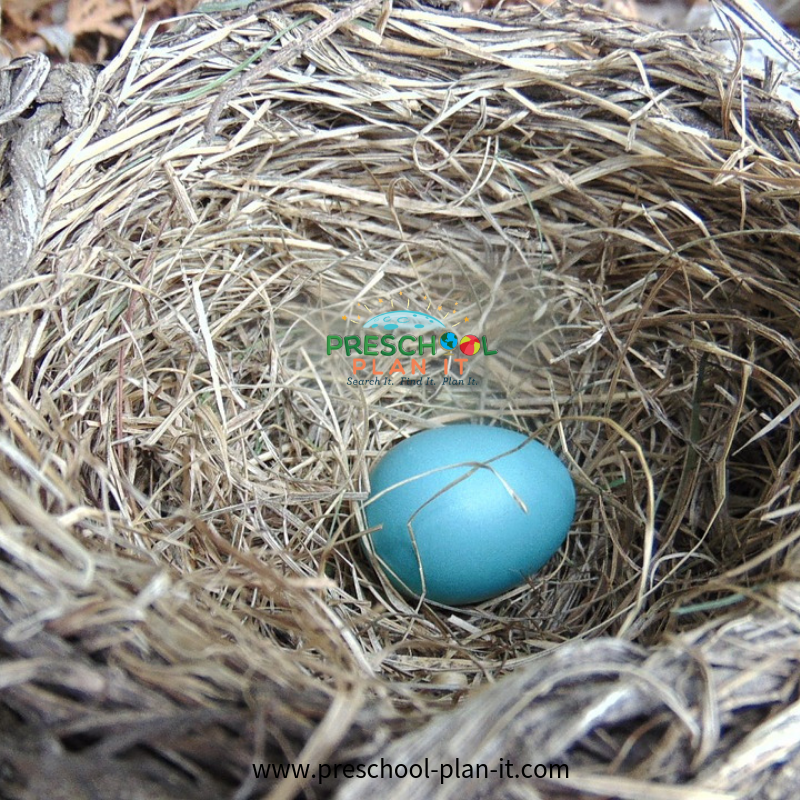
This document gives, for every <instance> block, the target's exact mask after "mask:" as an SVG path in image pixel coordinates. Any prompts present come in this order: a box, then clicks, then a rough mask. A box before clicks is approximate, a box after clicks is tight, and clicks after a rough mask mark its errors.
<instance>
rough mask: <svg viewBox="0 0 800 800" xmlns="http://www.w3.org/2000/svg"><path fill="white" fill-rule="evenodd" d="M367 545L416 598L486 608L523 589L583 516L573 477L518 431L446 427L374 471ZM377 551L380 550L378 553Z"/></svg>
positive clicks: (398, 448)
mask: <svg viewBox="0 0 800 800" xmlns="http://www.w3.org/2000/svg"><path fill="white" fill-rule="evenodd" d="M370 488H371V492H370V497H369V500H368V502H367V504H366V508H365V513H366V520H367V524H368V525H369V527H370V528H374V529H375V530H374V531H372V532H371V533H370V534H369V541H370V544H368V545H365V546H366V549H367V551H368V552H370V553H371V555H372V556H373V558H374V561H375V563H376V565H377V566H378V568H379V569H381V570H382V572H383V573H384V574H385V575H386V577H387V578H388V579H389V580H390V581H391V583H392V584H393V585H394V586H395V587H396V588H397V589H399V590H400V591H401V592H403V593H404V594H405V595H407V596H411V597H422V598H424V599H426V600H431V601H433V602H437V603H443V604H446V605H464V604H468V603H477V602H480V601H482V600H486V599H489V598H491V597H496V596H497V595H500V594H502V593H503V592H506V591H508V590H509V589H512V588H514V587H515V586H518V585H520V584H521V583H523V582H524V581H525V580H526V579H527V578H529V577H530V576H531V575H533V574H534V573H536V572H537V571H538V570H539V569H540V568H541V567H542V566H544V564H545V563H546V562H547V561H549V560H550V558H551V557H552V556H553V554H554V553H555V552H556V551H557V550H558V548H559V547H560V546H561V545H562V544H563V542H564V540H565V539H566V536H567V533H568V532H569V528H570V525H571V524H572V520H573V517H574V515H575V487H574V484H573V482H572V478H571V477H570V474H569V472H568V471H567V468H566V467H565V466H564V465H563V464H562V463H561V461H560V460H559V459H558V457H557V456H556V455H555V453H553V451H552V450H549V449H548V448H547V447H545V446H544V445H543V444H541V443H540V442H537V441H535V440H533V439H531V438H530V437H528V436H525V435H524V434H522V433H518V432H517V431H513V430H508V429H506V428H493V427H487V426H482V425H472V424H457V425H445V426H443V427H441V428H433V429H430V430H425V431H422V432H420V433H417V434H415V435H413V436H411V437H409V438H408V439H405V440H404V441H402V442H400V443H399V444H397V445H395V446H394V447H392V448H391V449H390V450H389V451H388V452H387V453H386V454H385V455H384V456H383V457H382V458H381V459H380V460H379V461H378V462H377V463H376V464H375V466H374V467H373V468H372V470H371V472H370ZM370 545H371V546H370Z"/></svg>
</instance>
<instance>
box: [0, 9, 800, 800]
mask: <svg viewBox="0 0 800 800" xmlns="http://www.w3.org/2000/svg"><path fill="white" fill-rule="evenodd" d="M360 5H361V6H365V5H366V6H371V7H370V8H369V9H368V10H367V11H365V12H364V14H363V16H362V17H361V18H359V19H348V17H352V15H349V14H348V13H347V10H348V7H349V6H348V4H325V5H322V4H314V3H293V2H278V3H262V4H254V5H252V6H250V7H244V5H243V4H236V3H229V4H225V3H223V4H220V5H219V6H217V7H214V6H208V7H205V8H201V9H199V10H198V11H197V12H196V13H194V14H192V15H190V16H188V17H187V18H186V19H184V20H182V21H181V23H180V24H179V25H178V26H177V28H176V29H175V30H174V31H172V32H169V33H163V34H157V35H155V36H151V35H147V36H143V37H138V38H137V36H134V37H132V39H131V40H130V41H129V42H128V44H127V45H126V49H125V51H124V52H123V53H122V54H121V55H120V57H119V58H118V59H116V60H115V61H114V62H113V63H112V64H111V65H110V66H109V67H108V68H107V69H106V70H105V71H104V72H103V73H102V75H101V76H100V78H99V81H98V89H97V94H96V98H95V103H94V107H93V111H92V113H91V114H90V115H89V118H88V119H87V121H86V123H85V124H84V125H83V126H82V127H81V128H80V129H78V130H76V131H73V132H70V133H69V134H68V135H66V136H65V138H63V139H62V140H61V141H60V142H59V144H58V145H57V147H56V149H55V151H54V153H53V159H52V160H51V164H50V171H49V175H48V197H49V202H48V207H47V211H46V217H45V222H44V228H43V232H42V235H41V237H40V240H39V242H38V243H37V248H36V257H35V263H34V265H33V270H32V271H31V273H30V275H29V277H27V278H26V279H25V280H24V281H23V282H21V283H18V284H17V286H16V287H14V290H13V291H14V294H13V297H14V298H15V307H14V309H13V310H12V311H7V312H5V317H6V319H7V325H8V332H9V336H8V340H7V342H6V345H5V347H4V353H3V358H4V383H3V388H2V403H1V404H0V414H2V420H3V422H2V431H1V432H0V463H1V464H2V477H1V478H0V501H1V502H0V547H2V551H3V557H2V560H0V587H1V590H2V591H1V593H0V614H2V619H3V636H2V640H0V648H1V649H2V652H3V654H4V661H3V662H2V664H0V687H1V688H0V691H2V698H3V706H2V715H3V718H2V724H0V731H1V732H0V760H2V762H3V763H4V768H3V770H1V771H0V787H2V788H0V794H3V796H6V797H13V798H26V799H27V798H44V797H48V798H53V797H65V798H66V797H69V798H107V797H120V798H122V797H125V798H137V800H138V798H148V800H153V798H188V797H191V798H221V797H228V798H235V800H245V798H261V797H269V798H270V799H271V800H277V798H282V799H283V800H286V799H287V798H290V797H294V796H297V795H298V792H299V793H301V796H305V797H314V798H319V797H327V796H331V795H333V794H334V793H338V794H337V796H340V797H342V798H356V797H357V798H361V797H375V796H381V797H386V798H388V797H391V798H404V799H410V798H417V797H419V798H429V797H434V796H436V797H474V798H478V797H507V798H520V799H521V798H525V799H527V798H538V797H545V798H574V797H619V798H643V797H646V798H651V800H661V798H664V799H665V800H671V799H672V798H681V799H684V798H685V799H686V800H688V799H689V798H693V799H694V798H698V799H699V798H715V799H716V800H719V798H723V797H724V798H732V797H737V798H745V797H746V798H784V797H786V798H788V797H793V796H794V794H793V792H795V791H796V787H797V785H798V780H799V779H798V763H799V761H798V759H800V745H799V744H798V742H800V710H799V709H800V706H798V705H797V699H796V698H797V674H798V661H800V633H798V631H799V629H800V625H799V622H798V612H800V599H798V598H799V597H800V593H799V591H798V584H797V583H796V582H795V581H797V579H798V574H799V573H800V566H799V565H800V562H799V561H798V556H797V553H798V551H797V546H796V542H797V539H798V533H799V532H798V530H797V528H796V524H795V520H796V516H797V511H798V509H800V504H799V501H798V497H797V495H796V483H797V479H798V458H799V456H798V447H799V446H800V441H798V438H797V430H798V425H797V414H798V408H799V407H800V397H799V396H798V387H800V351H799V350H798V345H797V339H798V332H799V331H800V280H798V268H797V265H798V252H800V229H798V214H800V204H799V203H798V186H800V169H799V168H798V161H800V148H799V147H798V142H797V139H796V133H797V125H796V119H795V116H794V113H793V111H792V109H791V108H789V107H788V106H786V105H784V104H782V103H781V102H779V101H778V100H776V99H775V95H774V91H773V87H770V86H764V85H763V82H762V81H760V79H759V78H758V77H757V76H752V75H749V74H747V73H746V72H744V71H743V70H742V69H741V67H737V66H736V65H732V64H731V63H729V62H728V61H726V60H725V58H723V56H721V55H718V54H717V53H716V52H715V51H714V50H713V49H711V48H710V47H708V46H701V45H700V44H697V43H696V42H694V41H692V40H691V39H690V38H688V37H687V36H684V35H678V34H674V33H669V32H664V31H654V30H651V29H645V28H642V27H640V26H637V25H635V24H633V23H623V22H620V21H619V20H616V19H611V18H609V17H607V16H605V15H603V14H602V13H600V12H597V11H594V10H591V9H587V8H585V7H584V8H575V7H572V6H569V5H562V6H558V7H557V8H553V7H551V8H550V9H548V10H547V11H542V12H535V11H532V10H529V9H520V8H517V9H515V10H514V11H508V12H498V13H497V15H496V16H483V17H477V16H476V17H460V16H458V15H456V14H454V13H449V12H447V11H446V10H441V9H439V10H437V9H434V8H431V7H425V6H424V5H422V4H419V3H400V2H396V3H395V4H394V6H393V7H392V6H391V4H381V5H378V4H375V3H372V4H360ZM350 8H351V9H352V6H350ZM337 13H338V14H339V16H338V17H336V18H335V19H334V20H333V22H331V19H332V15H334V14H337ZM323 24H327V28H326V29H324V31H323V32H324V34H325V35H324V36H322V35H320V33H319V29H318V27H317V26H320V25H323ZM315 31H316V33H315ZM282 48H292V49H291V50H290V51H287V52H288V53H289V55H291V56H292V57H291V58H286V57H277V56H275V54H276V53H281V52H282ZM268 57H273V58H274V60H273V61H272V62H271V64H272V66H271V67H270V69H269V70H268V71H265V70H264V69H262V70H260V71H259V70H258V69H257V68H256V67H255V66H252V67H249V66H248V65H249V64H253V65H255V64H257V63H262V62H263V59H264V58H268ZM248 70H249V71H248ZM234 85H235V89H233V90H232V89H231V88H230V87H231V86H234ZM221 93H225V95H224V96H222V98H221V99H220V97H221ZM228 100H229V102H227V101H228ZM9 291H10V290H9ZM380 301H383V303H385V304H386V306H381V305H380ZM427 302H434V303H436V304H437V305H438V304H442V305H443V309H444V311H443V312H442V313H444V312H448V313H451V312H452V313H454V314H455V313H456V309H458V311H457V315H455V316H453V317H452V319H454V320H455V319H457V318H458V319H460V316H458V315H461V314H462V312H463V316H464V317H469V318H470V323H469V324H470V325H474V327H475V329H476V330H478V331H480V332H482V333H484V334H485V335H486V336H487V338H488V339H489V341H490V342H491V344H492V347H493V348H495V349H497V350H498V354H497V355H496V356H494V357H491V358H480V357H477V358H474V359H472V360H470V362H469V366H468V376H469V377H472V378H474V379H475V385H473V386H464V387H459V386H445V385H442V384H441V381H440V380H439V379H438V378H437V381H436V382H435V385H433V386H431V387H424V386H423V387H415V388H407V389H403V388H401V387H397V386H393V387H390V386H380V387H377V388H376V387H368V388H366V389H359V388H356V387H354V386H349V385H347V382H346V380H347V376H348V369H349V361H347V360H346V359H344V358H337V357H334V356H331V357H328V356H327V355H326V354H325V337H326V335H327V334H328V333H336V332H340V333H341V332H342V331H352V332H354V331H356V330H358V325H359V321H358V317H359V315H362V316H363V315H364V314H367V313H372V312H373V311H374V310H375V309H376V308H380V307H392V306H394V307H406V306H409V305H414V307H425V303H427ZM456 303H458V304H459V305H458V307H456V305H455V304H456ZM359 304H360V305H359ZM343 318H346V319H343ZM466 325H467V324H466V323H463V327H459V328H457V330H464V331H465V332H467V327H466ZM429 368H430V370H431V372H432V373H435V374H436V375H437V376H440V375H441V369H442V364H441V362H435V363H432V364H431V365H430V367H429ZM463 419H470V420H473V421H480V422H483V423H485V424H504V425H508V426H512V427H515V428H518V429H521V430H525V431H530V432H531V433H532V434H534V435H535V436H536V437H537V438H538V439H540V440H541V441H543V442H545V443H547V444H548V445H550V446H551V447H553V448H554V449H555V450H556V451H557V452H558V453H559V455H560V456H561V458H562V459H563V460H564V462H565V463H566V464H567V465H568V466H569V468H570V470H571V472H572V474H573V476H574V478H575V481H576V483H577V486H578V490H579V510H578V514H577V518H576V521H575V525H574V529H573V531H572V533H571V535H570V537H569V539H568V542H567V544H566V545H565V547H564V548H563V550H562V552H561V553H560V554H559V556H558V557H557V558H556V559H554V561H553V562H552V563H551V564H550V565H549V566H548V568H547V569H546V570H545V571H544V572H543V573H542V574H540V575H537V576H535V577H534V578H532V579H531V580H530V581H529V583H528V584H527V585H525V586H523V587H521V588H519V589H517V590H514V591H512V592H510V593H509V594H507V595H506V596H504V597H500V598H498V599H496V600H493V601H490V602H486V603H484V604H482V605H480V606H477V607H466V608H459V609H452V608H442V607H437V606H434V605H431V604H427V603H425V604H417V605H414V604H409V603H408V602H407V601H405V600H403V599H402V598H401V597H398V596H397V595H396V594H395V593H394V592H392V590H391V589H390V587H389V586H387V584H386V583H385V581H383V580H382V579H381V577H380V576H379V575H378V574H377V573H376V572H375V571H374V570H373V568H372V567H371V566H370V564H369V563H368V561H367V559H366V558H365V557H364V554H363V552H362V549H361V547H360V546H359V538H360V537H361V536H362V534H363V530H364V529H363V524H362V523H363V518H362V511H361V502H362V501H363V500H364V498H365V496H366V493H367V491H368V479H367V474H368V470H369V468H370V466H371V464H372V463H374V461H375V459H376V458H377V457H378V456H379V454H380V453H381V452H383V451H384V450H385V448H386V447H387V446H388V445H389V444H390V443H392V442H394V441H396V440H398V439H400V438H402V437H405V436H408V435H410V434H412V433H413V432H415V431H417V430H420V429H422V428H425V427H429V426H432V425H437V424H440V423H442V422H448V421H454V420H463ZM488 684H492V685H491V686H488V688H484V687H486V686H487V685H488ZM381 757H383V758H385V759H387V760H389V761H391V762H392V763H395V764H399V763H401V762H404V763H407V764H410V763H413V762H420V763H421V762H422V761H424V759H425V758H426V757H427V758H428V759H429V762H430V764H431V765H435V764H439V763H441V762H444V763H454V762H455V759H456V758H458V759H460V762H461V763H462V764H464V763H475V762H479V761H481V762H484V763H487V764H489V765H490V766H491V765H496V764H497V763H498V762H499V760H500V759H501V758H504V759H509V760H511V761H512V762H514V763H515V764H517V765H521V764H522V763H524V762H531V763H534V764H535V763H542V764H550V763H554V764H568V765H569V766H570V772H569V777H568V778H567V777H566V776H565V775H564V774H563V773H562V774H561V776H560V777H559V776H558V774H556V773H549V772H548V774H547V776H546V777H544V778H541V779H531V780H526V779H523V778H514V777H513V775H514V773H515V770H510V773H511V777H509V776H507V775H500V774H489V775H488V776H487V777H486V778H485V779H482V780H475V781H468V780H464V779H461V780H457V779H453V780H451V781H449V782H447V783H445V784H444V785H443V786H442V787H436V786H434V784H435V783H437V781H438V775H433V776H432V777H431V779H430V780H426V779H424V778H421V779H417V780H412V779H405V780H398V779H396V778H395V779H391V780H390V779H388V778H387V779H386V780H385V781H382V782H380V783H379V782H378V781H377V780H361V781H359V780H357V779H353V780H349V781H348V780H346V779H342V777H341V773H340V776H339V778H338V779H333V778H331V779H328V780H325V781H324V782H323V783H322V784H321V785H319V781H311V780H310V779H309V781H304V780H303V779H302V778H292V777H290V778H287V779H277V778H275V777H270V778H257V777H255V775H254V773H253V768H252V764H254V763H264V764H267V763H273V764H278V765H280V764H287V763H290V764H305V763H310V764H312V765H314V764H316V763H318V762H319V763H328V764H333V763H341V764H344V763H347V762H350V761H353V762H355V761H357V760H360V761H361V762H362V763H364V764H370V763H379V761H380V758H381ZM312 771H313V770H312ZM302 792H305V794H302Z"/></svg>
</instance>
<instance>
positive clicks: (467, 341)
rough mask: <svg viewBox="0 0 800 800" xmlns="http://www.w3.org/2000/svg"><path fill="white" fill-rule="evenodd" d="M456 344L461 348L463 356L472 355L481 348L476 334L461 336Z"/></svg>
mask: <svg viewBox="0 0 800 800" xmlns="http://www.w3.org/2000/svg"><path fill="white" fill-rule="evenodd" d="M458 344H459V347H460V348H461V352H462V353H463V354H464V355H465V356H474V355H475V354H476V353H478V352H480V349H481V340H480V339H479V338H478V337H477V336H473V335H472V334H471V333H469V334H467V335H466V336H464V337H462V339H461V341H460V342H459V343H458Z"/></svg>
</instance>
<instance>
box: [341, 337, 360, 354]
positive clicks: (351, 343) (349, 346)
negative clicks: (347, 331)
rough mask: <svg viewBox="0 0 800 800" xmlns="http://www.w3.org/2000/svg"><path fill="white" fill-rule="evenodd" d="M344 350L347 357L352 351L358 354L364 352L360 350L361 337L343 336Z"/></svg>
mask: <svg viewBox="0 0 800 800" xmlns="http://www.w3.org/2000/svg"><path fill="white" fill-rule="evenodd" d="M344 352H345V353H346V354H347V356H348V357H349V356H350V355H351V354H352V353H358V354H359V355H360V356H363V355H364V354H363V353H362V352H361V337H360V336H345V337H344Z"/></svg>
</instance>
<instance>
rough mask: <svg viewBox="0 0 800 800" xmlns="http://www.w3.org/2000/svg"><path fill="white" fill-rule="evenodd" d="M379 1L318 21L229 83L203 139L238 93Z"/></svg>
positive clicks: (366, 0) (359, 2)
mask: <svg viewBox="0 0 800 800" xmlns="http://www.w3.org/2000/svg"><path fill="white" fill-rule="evenodd" d="M382 2H383V0H356V2H354V3H352V4H351V5H349V6H347V7H346V8H343V9H342V10H341V11H338V12H337V13H336V14H334V15H333V16H332V17H330V18H329V19H326V20H323V21H322V22H320V23H319V25H317V27H316V28H314V30H313V31H311V33H309V34H308V36H304V37H301V38H300V39H298V40H297V41H295V42H292V43H291V44H289V45H286V47H282V48H281V49H280V50H278V52H277V53H275V54H273V55H271V56H270V57H269V58H268V59H267V60H266V61H264V62H263V63H262V64H259V65H258V66H257V67H255V68H254V69H253V70H252V71H251V72H247V73H245V74H244V75H242V77H240V78H239V79H238V80H237V81H236V83H232V84H230V85H229V86H228V87H227V88H226V89H225V90H224V91H222V92H221V93H220V95H219V97H218V98H217V99H216V100H215V101H214V104H213V105H212V106H211V112H210V113H209V115H208V121H207V122H206V136H207V137H208V138H209V139H210V138H211V137H212V136H213V135H214V132H215V131H216V128H217V123H218V122H219V117H220V114H222V111H223V109H224V108H225V107H226V106H227V105H228V103H230V101H231V100H232V99H233V98H234V97H235V96H236V95H237V94H239V93H240V92H241V91H242V90H243V89H245V88H247V86H248V85H249V84H250V83H251V82H253V81H257V80H258V79H259V78H262V77H264V75H268V74H269V73H270V72H272V70H274V69H276V68H277V67H280V66H283V65H284V64H286V63H288V62H290V61H292V60H294V59H295V58H297V56H299V55H300V54H301V53H302V52H303V51H304V50H306V49H307V48H309V47H311V45H314V44H317V43H318V42H321V41H322V40H323V39H325V38H326V37H328V36H330V35H331V34H332V33H333V32H334V31H336V30H338V29H339V28H341V26H342V25H346V24H347V23H348V22H352V21H353V20H354V19H356V18H357V17H359V16H361V14H363V13H365V12H366V11H369V10H370V9H372V8H374V7H375V6H377V5H380V4H381V3H382Z"/></svg>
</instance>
